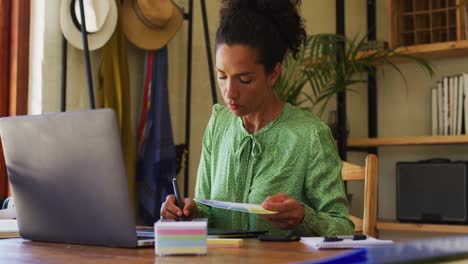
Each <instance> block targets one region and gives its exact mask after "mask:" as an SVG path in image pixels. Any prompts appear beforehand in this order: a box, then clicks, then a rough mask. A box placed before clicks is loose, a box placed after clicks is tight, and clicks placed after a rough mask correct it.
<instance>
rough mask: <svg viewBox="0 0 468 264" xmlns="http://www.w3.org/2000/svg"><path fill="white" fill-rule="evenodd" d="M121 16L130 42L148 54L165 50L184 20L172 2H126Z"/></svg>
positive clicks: (137, 0) (152, 0)
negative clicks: (151, 51)
mask: <svg viewBox="0 0 468 264" xmlns="http://www.w3.org/2000/svg"><path fill="white" fill-rule="evenodd" d="M121 16H122V20H123V23H122V29H123V32H124V33H125V36H126V37H127V39H128V40H129V41H130V42H131V43H133V44H134V45H135V46H137V47H139V48H141V49H145V50H157V49H160V48H162V47H164V46H165V45H166V44H167V42H169V40H170V39H171V38H172V37H173V36H174V35H175V33H176V32H177V31H178V30H179V28H180V26H181V25H182V22H183V20H184V15H183V13H182V11H181V9H180V8H179V7H178V6H177V5H176V4H174V2H173V1H171V0H125V1H124V4H123V6H122V9H121Z"/></svg>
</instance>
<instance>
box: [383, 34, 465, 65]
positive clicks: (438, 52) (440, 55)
mask: <svg viewBox="0 0 468 264" xmlns="http://www.w3.org/2000/svg"><path fill="white" fill-rule="evenodd" d="M397 51H398V52H403V53H405V54H408V55H413V56H418V57H422V58H424V59H427V60H434V59H446V58H454V57H466V56H468V40H460V41H449V42H440V43H432V44H422V45H414V46H408V47H401V48H398V49H397ZM392 61H394V62H401V63H404V62H410V60H408V59H405V58H402V57H395V58H394V59H392Z"/></svg>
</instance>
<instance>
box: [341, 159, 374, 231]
mask: <svg viewBox="0 0 468 264" xmlns="http://www.w3.org/2000/svg"><path fill="white" fill-rule="evenodd" d="M378 166H379V165H378V160H377V156H375V155H373V154H369V155H367V157H366V164H365V166H360V165H356V164H352V163H349V162H343V169H342V171H341V174H342V177H343V180H344V181H364V207H363V208H364V213H363V218H358V217H355V216H353V215H351V217H350V218H351V220H352V221H353V223H354V226H355V228H354V229H355V231H356V232H357V233H362V234H365V235H369V236H372V237H377V236H378V233H377V198H378V196H377V194H378V190H377V178H378V174H379V168H378Z"/></svg>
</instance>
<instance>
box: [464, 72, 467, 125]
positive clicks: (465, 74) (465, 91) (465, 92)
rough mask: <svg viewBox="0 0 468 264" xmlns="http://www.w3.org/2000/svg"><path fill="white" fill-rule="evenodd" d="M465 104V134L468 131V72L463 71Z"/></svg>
mask: <svg viewBox="0 0 468 264" xmlns="http://www.w3.org/2000/svg"><path fill="white" fill-rule="evenodd" d="M463 94H464V99H463V105H464V110H463V112H464V115H465V118H464V119H465V120H464V121H465V134H466V133H468V73H463Z"/></svg>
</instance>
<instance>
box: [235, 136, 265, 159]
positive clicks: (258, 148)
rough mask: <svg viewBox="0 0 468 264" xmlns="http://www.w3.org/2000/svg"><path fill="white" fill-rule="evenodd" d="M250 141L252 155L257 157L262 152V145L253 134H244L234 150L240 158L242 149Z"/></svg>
mask: <svg viewBox="0 0 468 264" xmlns="http://www.w3.org/2000/svg"><path fill="white" fill-rule="evenodd" d="M250 142H252V151H251V154H252V156H253V157H257V156H259V155H260V154H262V151H263V149H262V145H261V144H260V142H259V141H258V139H257V138H256V137H255V136H254V135H246V136H244V138H242V140H241V144H240V147H239V148H238V149H237V151H236V156H237V157H239V158H240V156H241V154H242V152H243V151H244V149H245V148H246V147H247V146H248V145H249V144H250Z"/></svg>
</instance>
